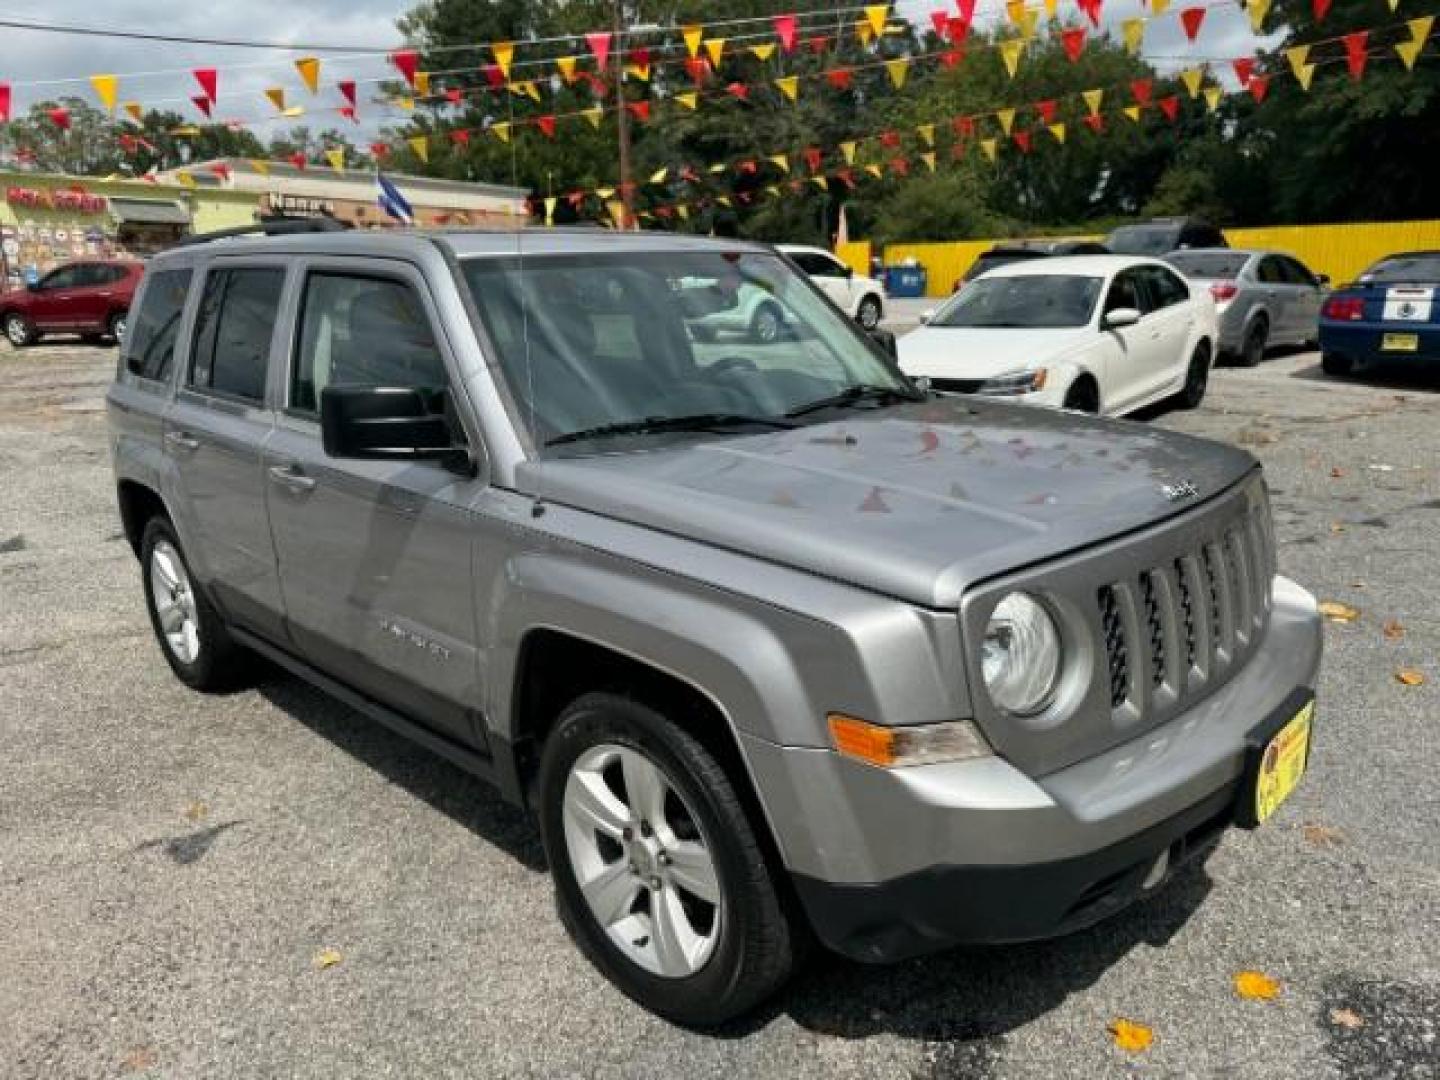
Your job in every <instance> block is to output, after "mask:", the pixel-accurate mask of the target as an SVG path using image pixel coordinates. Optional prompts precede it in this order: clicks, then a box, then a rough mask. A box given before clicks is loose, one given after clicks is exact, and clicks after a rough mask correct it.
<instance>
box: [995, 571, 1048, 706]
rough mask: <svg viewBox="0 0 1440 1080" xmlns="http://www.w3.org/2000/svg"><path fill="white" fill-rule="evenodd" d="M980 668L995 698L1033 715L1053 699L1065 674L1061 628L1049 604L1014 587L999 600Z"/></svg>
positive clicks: (997, 703)
mask: <svg viewBox="0 0 1440 1080" xmlns="http://www.w3.org/2000/svg"><path fill="white" fill-rule="evenodd" d="M980 670H981V673H982V675H983V676H984V679H985V689H986V690H987V691H989V693H990V700H991V701H993V702H995V704H996V705H998V706H999V707H1000V708H1002V709H1004V710H1005V711H1006V712H1012V713H1017V714H1019V715H1021V716H1029V715H1032V714H1034V713H1037V712H1039V711H1040V710H1041V709H1043V708H1044V707H1045V706H1046V705H1048V704H1049V703H1050V697H1051V695H1052V694H1053V693H1054V692H1055V684H1056V682H1057V681H1058V680H1059V678H1060V631H1059V630H1058V629H1056V627H1055V620H1054V619H1052V618H1051V617H1050V613H1049V612H1048V611H1046V610H1045V606H1044V605H1043V604H1041V603H1040V602H1039V601H1038V600H1036V599H1035V598H1034V597H1032V596H1027V595H1026V594H1025V593H1021V592H1013V593H1010V594H1009V595H1008V596H1006V597H1005V598H1004V599H1003V600H1001V601H1000V603H999V604H997V605H996V606H995V613H994V614H993V615H991V616H990V622H989V623H988V624H987V625H986V627H985V640H984V642H983V643H982V644H981V646H980Z"/></svg>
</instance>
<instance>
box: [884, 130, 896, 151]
mask: <svg viewBox="0 0 1440 1080" xmlns="http://www.w3.org/2000/svg"><path fill="white" fill-rule="evenodd" d="M880 143H881V145H882V146H888V147H890V148H891V149H892V150H893V149H894V148H895V147H897V146H899V145H900V133H899V132H898V131H882V132H881V133H880Z"/></svg>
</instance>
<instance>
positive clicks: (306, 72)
mask: <svg viewBox="0 0 1440 1080" xmlns="http://www.w3.org/2000/svg"><path fill="white" fill-rule="evenodd" d="M295 70H296V71H298V72H300V79H301V81H302V82H304V84H305V88H306V89H307V90H309V91H310V93H312V94H314V93H316V92H317V91H319V89H320V61H319V60H318V59H317V58H316V57H313V56H302V57H301V58H300V59H299V60H296V61H295Z"/></svg>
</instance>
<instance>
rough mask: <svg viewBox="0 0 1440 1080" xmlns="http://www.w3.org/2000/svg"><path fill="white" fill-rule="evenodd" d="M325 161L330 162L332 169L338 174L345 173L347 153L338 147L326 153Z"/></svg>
mask: <svg viewBox="0 0 1440 1080" xmlns="http://www.w3.org/2000/svg"><path fill="white" fill-rule="evenodd" d="M325 160H326V161H328V162H330V167H331V168H332V169H334V170H335V171H336V172H344V171H345V151H344V150H341V149H339V148H338V147H337V148H336V149H334V150H326V151H325Z"/></svg>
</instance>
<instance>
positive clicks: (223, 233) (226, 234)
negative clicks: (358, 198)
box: [174, 217, 351, 247]
mask: <svg viewBox="0 0 1440 1080" xmlns="http://www.w3.org/2000/svg"><path fill="white" fill-rule="evenodd" d="M350 227H351V226H350V223H349V222H348V221H337V220H336V219H335V218H325V217H321V218H309V217H273V218H263V219H261V220H260V221H257V222H255V224H253V225H237V226H236V227H235V228H233V229H216V230H215V231H214V232H207V233H199V234H198V235H196V236H185V237H181V238H180V239H179V240H177V241H176V242H175V245H174V246H175V247H191V246H193V245H195V244H208V243H210V241H212V240H225V239H228V238H230V237H232V236H293V235H296V234H298V233H328V232H344V231H345V230H347V229H349V228H350Z"/></svg>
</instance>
